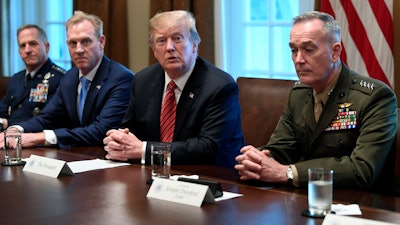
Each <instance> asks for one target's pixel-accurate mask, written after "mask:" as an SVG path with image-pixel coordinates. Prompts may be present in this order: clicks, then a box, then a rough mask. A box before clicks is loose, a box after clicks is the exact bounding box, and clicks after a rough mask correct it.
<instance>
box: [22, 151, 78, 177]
mask: <svg viewBox="0 0 400 225" xmlns="http://www.w3.org/2000/svg"><path fill="white" fill-rule="evenodd" d="M23 171H26V172H31V173H36V174H40V175H44V176H48V177H53V178H58V177H59V176H60V175H74V173H73V172H72V170H71V169H70V168H69V166H68V165H67V163H66V162H65V161H62V160H58V159H51V158H47V157H43V156H38V155H31V156H30V157H29V159H28V161H27V163H26V164H25V166H24V168H23Z"/></svg>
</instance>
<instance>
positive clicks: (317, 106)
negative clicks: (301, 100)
mask: <svg viewBox="0 0 400 225" xmlns="http://www.w3.org/2000/svg"><path fill="white" fill-rule="evenodd" d="M322 95H323V93H318V94H316V95H314V116H315V121H317V122H318V120H319V117H320V116H321V113H322V110H323V109H324V104H323V102H322Z"/></svg>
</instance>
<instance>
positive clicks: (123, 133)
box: [103, 128, 143, 161]
mask: <svg viewBox="0 0 400 225" xmlns="http://www.w3.org/2000/svg"><path fill="white" fill-rule="evenodd" d="M106 135H107V136H106V137H105V138H104V139H103V143H104V145H105V146H104V150H105V151H106V152H107V155H106V159H113V160H119V161H127V160H128V159H140V158H141V157H142V145H143V142H142V141H140V140H139V139H138V138H137V137H136V136H135V135H134V134H132V133H131V132H129V129H127V128H125V129H118V130H117V129H112V130H109V131H108V132H107V133H106Z"/></svg>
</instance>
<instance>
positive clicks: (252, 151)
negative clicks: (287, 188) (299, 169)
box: [235, 145, 288, 183]
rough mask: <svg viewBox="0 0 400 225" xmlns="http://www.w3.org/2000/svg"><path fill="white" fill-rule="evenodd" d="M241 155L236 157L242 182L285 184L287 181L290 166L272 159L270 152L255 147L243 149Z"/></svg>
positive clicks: (249, 146) (237, 168) (236, 167)
mask: <svg viewBox="0 0 400 225" xmlns="http://www.w3.org/2000/svg"><path fill="white" fill-rule="evenodd" d="M240 152H241V153H242V154H241V155H239V156H237V157H236V161H237V162H238V164H237V165H236V166H235V169H236V170H238V172H239V175H240V179H241V180H249V179H256V180H262V181H265V182H271V183H283V182H286V181H287V178H286V170H287V168H288V166H286V165H282V164H280V163H278V162H277V161H276V160H274V159H273V158H272V157H271V153H270V151H269V150H262V151H260V150H258V149H256V148H255V147H254V146H251V145H248V146H245V147H243V148H242V149H241V150H240Z"/></svg>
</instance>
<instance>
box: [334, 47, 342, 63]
mask: <svg viewBox="0 0 400 225" xmlns="http://www.w3.org/2000/svg"><path fill="white" fill-rule="evenodd" d="M341 52H342V45H341V44H340V42H336V43H334V44H333V45H332V61H333V62H337V61H338V60H339V59H340V53H341Z"/></svg>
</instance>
